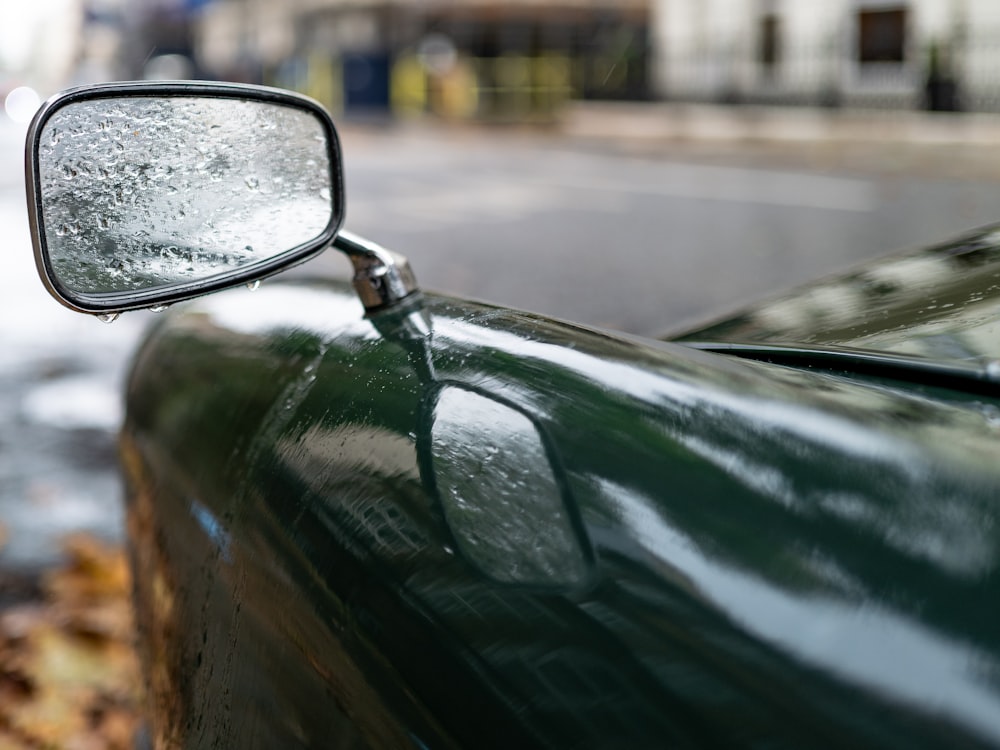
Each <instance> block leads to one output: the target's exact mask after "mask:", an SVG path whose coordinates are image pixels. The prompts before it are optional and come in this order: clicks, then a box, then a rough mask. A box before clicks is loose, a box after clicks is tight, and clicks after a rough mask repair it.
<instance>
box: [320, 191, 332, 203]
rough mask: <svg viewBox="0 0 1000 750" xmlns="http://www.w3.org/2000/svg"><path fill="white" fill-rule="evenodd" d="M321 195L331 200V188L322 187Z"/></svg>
mask: <svg viewBox="0 0 1000 750" xmlns="http://www.w3.org/2000/svg"><path fill="white" fill-rule="evenodd" d="M319 197H320V198H322V199H323V200H325V201H328V200H330V188H320V189H319Z"/></svg>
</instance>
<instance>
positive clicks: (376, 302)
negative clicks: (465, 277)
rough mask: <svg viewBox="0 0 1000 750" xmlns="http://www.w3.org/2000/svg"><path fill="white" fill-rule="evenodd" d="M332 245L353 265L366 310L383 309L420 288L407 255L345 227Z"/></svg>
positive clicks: (359, 294) (357, 285) (357, 286)
mask: <svg viewBox="0 0 1000 750" xmlns="http://www.w3.org/2000/svg"><path fill="white" fill-rule="evenodd" d="M333 246H334V247H335V248H337V249H338V250H340V251H341V252H342V253H344V254H345V255H347V257H348V258H350V259H351V264H352V265H353V266H354V279H353V280H352V283H353V284H354V289H355V291H356V292H357V293H358V296H359V297H360V298H361V302H362V304H363V305H364V306H365V310H367V311H369V312H371V311H373V310H381V309H382V308H385V307H388V306H389V305H394V304H396V303H397V302H399V301H400V300H402V299H404V298H406V297H408V296H409V295H411V294H413V293H414V292H415V291H417V289H418V287H417V279H416V277H415V276H414V275H413V271H412V270H410V262H409V261H408V260H407V259H406V257H405V256H402V255H400V254H398V253H394V252H392V251H390V250H386V249H385V248H384V247H382V246H381V245H377V244H375V243H374V242H371V241H369V240H366V239H364V238H363V237H360V236H358V235H356V234H354V233H353V232H348V231H346V230H343V231H341V232H340V234H338V235H337V237H336V238H335V239H334V241H333Z"/></svg>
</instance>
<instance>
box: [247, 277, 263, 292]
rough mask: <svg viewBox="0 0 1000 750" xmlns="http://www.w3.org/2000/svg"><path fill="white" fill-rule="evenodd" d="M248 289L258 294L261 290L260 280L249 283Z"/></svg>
mask: <svg viewBox="0 0 1000 750" xmlns="http://www.w3.org/2000/svg"><path fill="white" fill-rule="evenodd" d="M247 289H249V290H250V291H251V292H256V291H257V290H258V289H260V279H255V280H253V281H250V282H248V283H247Z"/></svg>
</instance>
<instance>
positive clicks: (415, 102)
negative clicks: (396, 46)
mask: <svg viewBox="0 0 1000 750" xmlns="http://www.w3.org/2000/svg"><path fill="white" fill-rule="evenodd" d="M390 87H391V90H390V94H389V96H390V100H391V103H392V111H393V113H394V114H396V115H400V116H403V117H407V116H413V115H419V114H422V113H423V112H425V111H426V109H427V73H426V71H425V70H424V66H423V65H421V63H420V60H419V59H418V58H417V56H416V55H409V56H406V57H401V58H400V59H399V60H397V61H396V64H395V65H393V67H392V76H391V78H390Z"/></svg>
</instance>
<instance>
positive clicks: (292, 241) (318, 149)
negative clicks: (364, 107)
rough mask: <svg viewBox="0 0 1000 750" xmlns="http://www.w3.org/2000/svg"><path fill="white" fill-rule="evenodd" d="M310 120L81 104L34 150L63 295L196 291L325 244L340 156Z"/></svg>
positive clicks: (196, 107)
mask: <svg viewBox="0 0 1000 750" xmlns="http://www.w3.org/2000/svg"><path fill="white" fill-rule="evenodd" d="M329 141H330V136H329V135H328V132H327V130H326V129H325V128H324V126H323V123H322V122H321V121H320V120H319V118H318V117H317V116H316V115H314V114H313V113H311V112H309V111H308V110H305V109H300V108H297V107H293V106H288V105H283V104H278V103H274V102H268V101H255V100H246V99H238V98H211V97H205V96H169V97H166V96H164V97H156V96H136V97H121V96H119V97H109V98H106V99H85V100H81V101H76V102H71V103H69V104H66V105H65V106H63V107H61V108H60V109H58V110H56V111H55V112H53V113H52V115H51V116H50V118H49V119H48V121H47V122H46V123H45V125H44V127H43V129H42V131H41V133H40V137H39V140H38V154H37V159H38V173H39V177H38V182H39V193H40V201H41V203H40V206H41V208H40V222H39V223H40V227H39V229H40V231H41V232H43V234H44V242H45V247H46V249H47V252H48V256H49V263H50V266H51V272H52V275H53V276H54V279H55V281H56V282H57V283H58V284H60V285H61V286H63V287H64V288H66V289H68V290H71V291H72V292H75V293H80V294H85V295H109V294H121V293H127V292H136V291H142V290H149V289H156V288H160V287H167V286H171V285H175V284H188V283H192V282H194V283H197V282H199V281H201V280H204V279H208V278H211V277H213V276H216V275H218V274H223V273H231V272H233V271H234V270H237V269H240V268H243V267H249V266H252V265H254V264H257V263H261V262H264V261H267V260H270V259H273V258H274V257H276V256H278V255H281V254H282V253H285V252H287V251H289V250H291V249H293V248H297V247H299V246H302V245H303V244H307V243H309V242H310V241H312V240H316V239H317V238H319V237H320V236H321V235H322V234H323V233H324V231H326V229H327V227H328V225H329V223H330V221H331V219H332V218H333V215H334V199H333V198H332V196H331V190H332V185H331V181H332V178H331V174H332V169H331V163H330V162H331V155H330V154H331V152H332V149H331V144H330V142H329Z"/></svg>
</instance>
